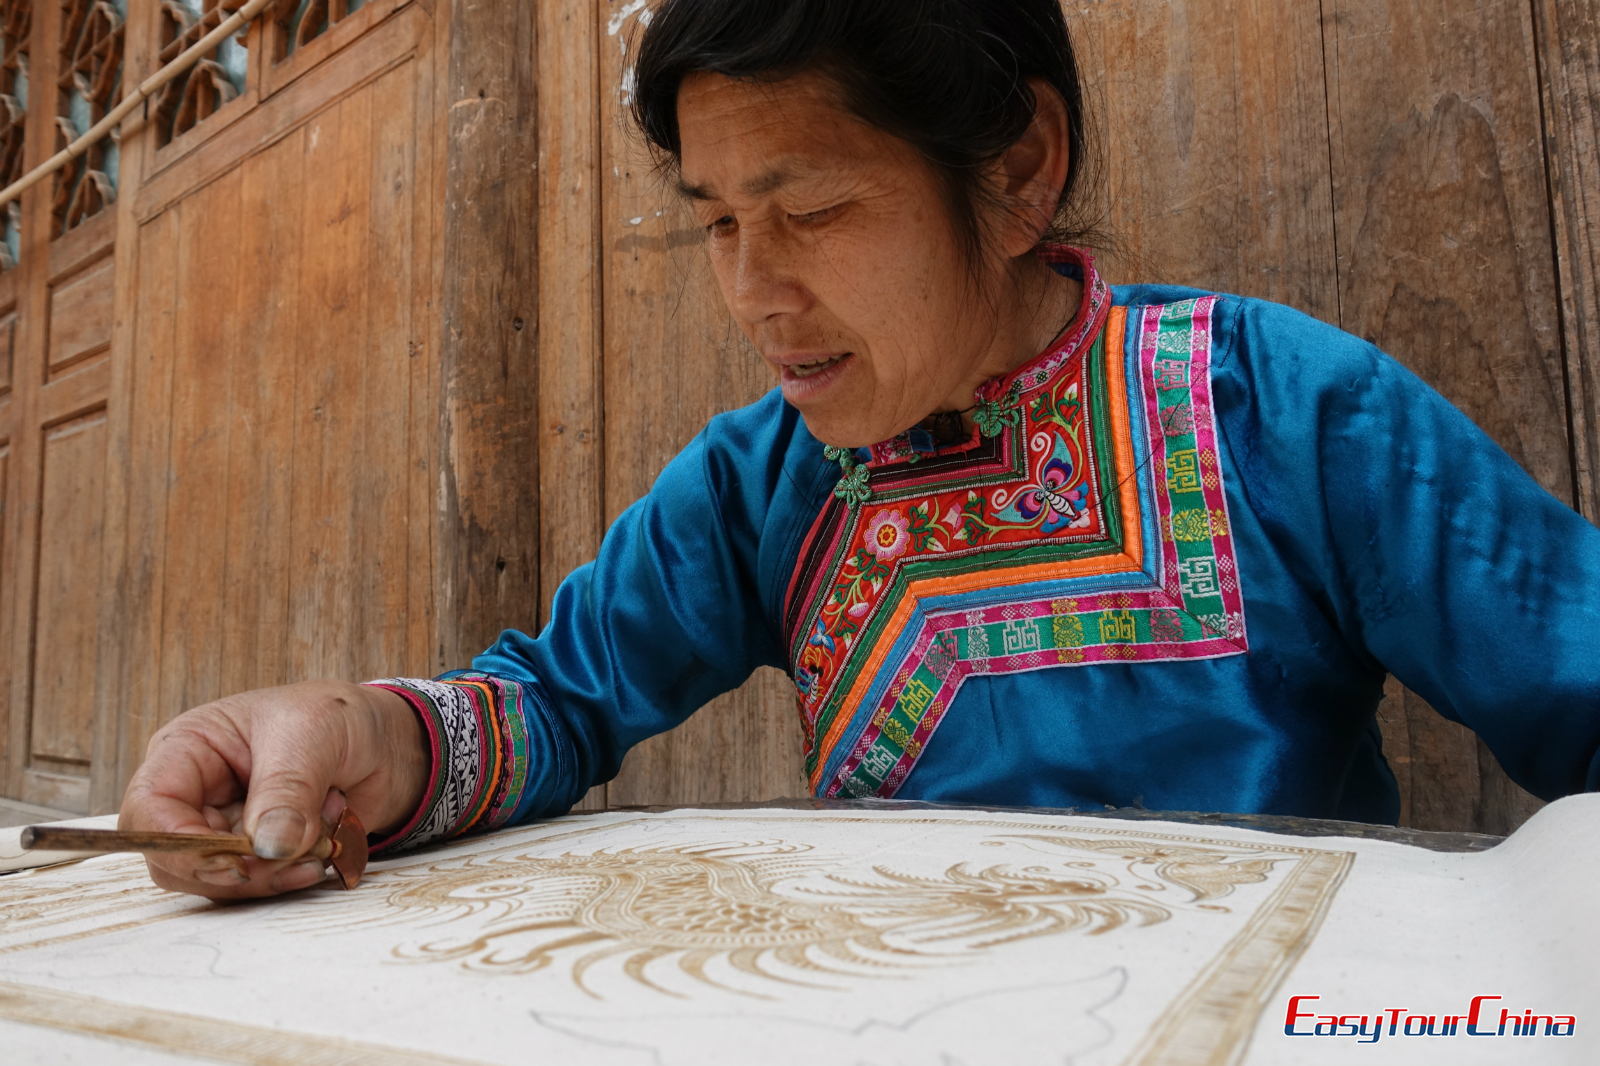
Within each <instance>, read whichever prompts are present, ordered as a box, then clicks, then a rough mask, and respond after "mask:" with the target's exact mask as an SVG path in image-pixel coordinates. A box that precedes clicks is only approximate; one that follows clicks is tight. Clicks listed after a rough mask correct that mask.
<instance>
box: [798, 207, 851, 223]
mask: <svg viewBox="0 0 1600 1066" xmlns="http://www.w3.org/2000/svg"><path fill="white" fill-rule="evenodd" d="M838 211H839V207H838V206H837V205H835V206H833V207H824V208H823V209H822V210H821V211H807V212H805V213H803V214H798V215H790V216H789V219H790V220H791V221H792V222H794V224H795V225H797V226H815V225H819V224H821V223H823V222H826V221H828V219H830V218H832V217H833V216H834V215H835V214H837V213H838Z"/></svg>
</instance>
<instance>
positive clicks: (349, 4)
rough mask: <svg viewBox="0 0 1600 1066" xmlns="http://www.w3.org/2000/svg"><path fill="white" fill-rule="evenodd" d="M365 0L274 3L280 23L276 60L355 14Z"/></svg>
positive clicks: (290, 0) (276, 38)
mask: <svg viewBox="0 0 1600 1066" xmlns="http://www.w3.org/2000/svg"><path fill="white" fill-rule="evenodd" d="M365 2H366V0H279V2H278V3H277V4H275V5H273V21H275V22H276V23H277V33H276V34H275V35H274V39H275V41H276V45H275V49H274V51H275V54H274V56H273V58H274V59H276V60H281V59H284V58H287V57H288V56H291V55H293V54H294V52H295V49H297V48H300V47H302V46H304V45H306V44H309V43H310V42H312V41H314V40H316V39H317V38H318V37H321V36H322V35H323V34H324V33H327V32H328V31H329V30H331V29H332V28H333V27H335V26H337V25H338V24H339V23H340V21H342V20H343V19H345V18H347V17H348V16H350V15H353V14H355V13H356V12H357V11H359V10H360V9H361V8H362V6H363V5H364V4H365Z"/></svg>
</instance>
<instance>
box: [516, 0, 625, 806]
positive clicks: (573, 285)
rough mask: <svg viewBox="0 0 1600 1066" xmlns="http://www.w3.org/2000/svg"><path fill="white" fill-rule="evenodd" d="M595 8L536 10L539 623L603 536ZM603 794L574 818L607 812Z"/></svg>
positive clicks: (595, 793) (588, 3) (585, 0)
mask: <svg viewBox="0 0 1600 1066" xmlns="http://www.w3.org/2000/svg"><path fill="white" fill-rule="evenodd" d="M597 19H598V15H597V8H596V5H595V4H594V3H593V0H552V2H547V3H541V4H539V5H538V24H537V27H536V29H537V36H538V86H537V94H536V95H537V97H538V129H539V221H538V233H539V304H538V306H539V313H538V320H537V322H536V323H529V324H525V328H527V327H528V326H534V327H536V328H537V334H536V343H537V346H538V347H537V351H538V363H539V421H538V426H539V437H538V440H539V510H540V522H539V575H540V582H539V617H538V620H537V623H532V622H531V620H530V624H535V625H537V626H539V627H542V626H543V625H544V624H545V623H546V622H548V621H549V620H550V601H551V600H552V599H553V598H554V596H555V590H556V588H557V587H559V585H560V583H561V581H562V580H563V579H564V578H565V577H566V576H567V574H569V573H571V572H572V570H573V569H574V568H575V567H577V566H580V565H582V564H583V563H585V562H588V561H589V560H591V559H593V558H594V557H595V556H596V555H597V554H598V552H599V550H600V538H601V534H602V533H603V532H604V521H605V519H604V514H603V513H602V507H603V501H604V498H605V496H604V476H605V471H604V467H603V459H604V455H605V452H604V442H603V432H604V421H605V420H604V415H603V408H602V391H603V373H602V371H603V366H604V363H603V359H602V357H601V322H602V320H601V312H600V308H601V284H600V279H601V270H600V266H601V255H600V245H599V242H598V241H597V240H596V233H597V230H598V226H599V221H600V188H601V182H602V179H601V172H600V102H599V89H600V86H599V79H600V70H599V67H600V55H599V51H598V49H599V44H598V42H599V40H600V38H601V36H602V31H601V29H600V27H599V25H598V23H597ZM606 796H607V792H606V786H605V785H604V784H601V785H596V786H595V787H594V788H593V789H591V790H590V794H589V796H588V797H587V798H586V799H585V800H583V801H582V802H580V803H579V804H578V809H580V810H587V809H599V808H604V807H605V806H606Z"/></svg>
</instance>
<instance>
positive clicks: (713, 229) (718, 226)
mask: <svg viewBox="0 0 1600 1066" xmlns="http://www.w3.org/2000/svg"><path fill="white" fill-rule="evenodd" d="M733 225H734V221H733V216H732V215H723V216H722V217H721V218H719V219H717V220H716V221H715V222H713V223H711V225H709V226H707V227H706V232H707V233H726V232H727V231H728V230H730V229H732V228H733Z"/></svg>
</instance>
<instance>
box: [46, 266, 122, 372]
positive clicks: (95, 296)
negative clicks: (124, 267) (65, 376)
mask: <svg viewBox="0 0 1600 1066" xmlns="http://www.w3.org/2000/svg"><path fill="white" fill-rule="evenodd" d="M115 275H116V262H115V260H113V259H112V258H111V256H109V255H107V256H106V257H105V258H103V259H101V260H100V261H99V262H96V263H92V264H90V265H89V266H88V267H86V268H84V269H83V270H81V271H79V272H78V273H76V274H74V275H73V276H72V277H70V278H68V279H67V280H65V281H62V282H60V283H58V284H57V285H55V286H54V287H52V289H51V290H50V332H49V337H50V340H49V346H48V348H47V353H48V354H47V356H46V360H45V364H46V366H45V370H46V374H47V375H48V376H50V377H54V376H55V375H57V374H59V373H61V372H62V371H63V370H65V369H66V368H68V367H70V366H74V365H76V364H77V363H80V362H82V361H83V360H85V359H91V358H93V357H95V356H97V355H101V354H103V353H105V352H106V351H107V350H108V349H109V348H110V347H111V307H112V296H113V289H114V286H113V280H114V278H115Z"/></svg>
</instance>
